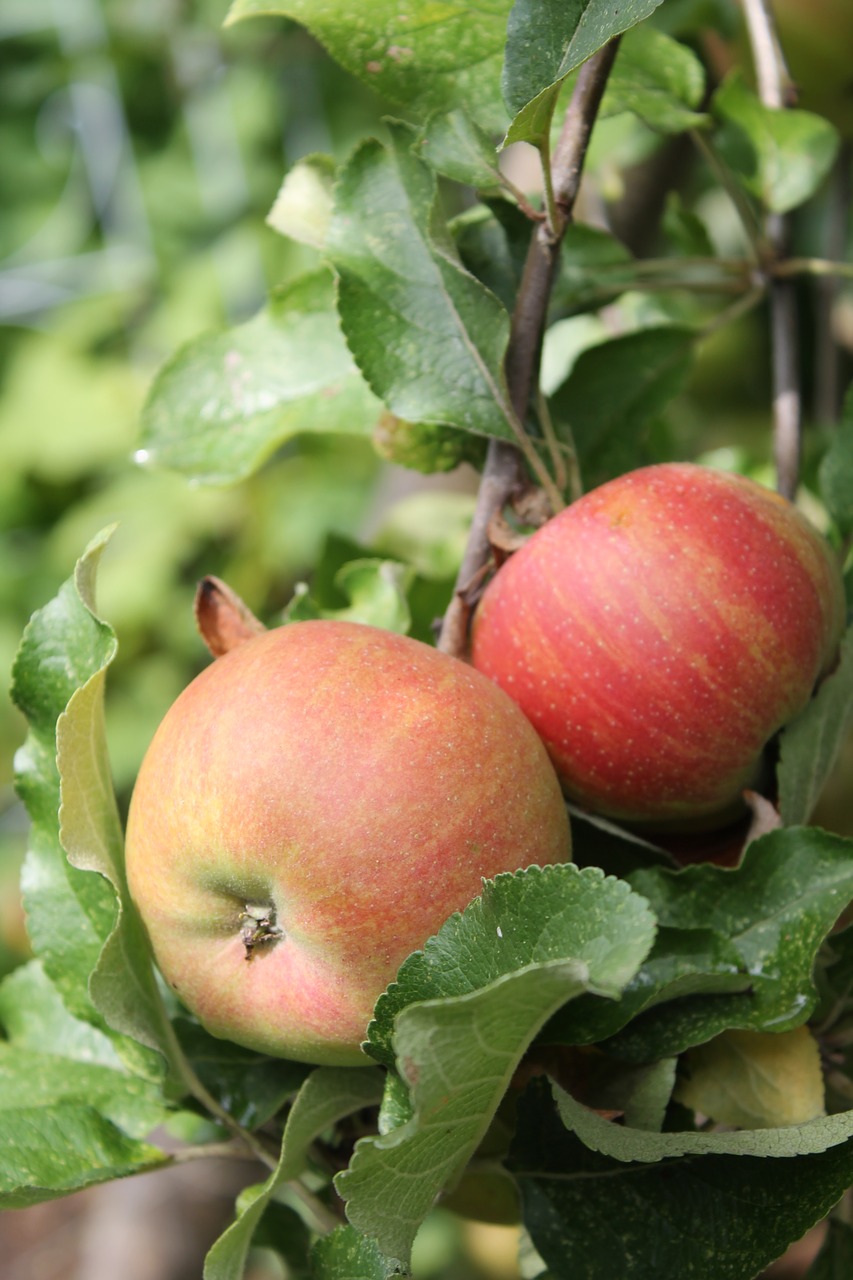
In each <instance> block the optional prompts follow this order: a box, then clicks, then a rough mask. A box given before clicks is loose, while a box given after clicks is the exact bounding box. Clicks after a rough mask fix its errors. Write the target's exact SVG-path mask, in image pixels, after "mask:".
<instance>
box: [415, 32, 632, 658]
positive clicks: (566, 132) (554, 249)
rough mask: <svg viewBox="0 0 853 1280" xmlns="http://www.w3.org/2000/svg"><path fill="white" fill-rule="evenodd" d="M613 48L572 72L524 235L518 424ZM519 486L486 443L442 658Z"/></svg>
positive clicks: (513, 329) (505, 446) (513, 451)
mask: <svg viewBox="0 0 853 1280" xmlns="http://www.w3.org/2000/svg"><path fill="white" fill-rule="evenodd" d="M618 47H619V37H618V36H617V37H616V38H615V39H613V40H611V41H610V42H609V43H608V44H606V45H605V46H604V48H603V49H599V51H598V52H597V53H596V54H594V55H593V56H592V57H591V58H590V59H589V60H588V61H587V62H585V63H584V64H583V66H582V67H581V69H580V71H579V72H578V78H577V82H576V84H575V88H574V91H573V93H572V97H571V101H570V102H569V106H568V109H567V111H566V116H565V120H564V122H563V128H562V131H561V133H560V139H559V141H558V143H557V146H556V147H555V149H554V159H553V167H552V168H549V169H548V172H547V178H548V182H547V183H546V186H547V188H548V189H549V192H550V197H551V198H550V199H549V202H548V217H547V218H546V219H545V220H544V221H542V222H540V223H538V224H537V226H536V227H535V228H534V231H533V234H532V236H531V238H530V245H529V248H528V251H527V258H526V260H525V263H524V270H523V272H522V278H521V283H520V285H519V288H518V294H517V295H516V300H515V307H514V308H513V313H512V322H511V326H510V338H509V343H508V345H507V352H506V358H505V361H504V368H505V373H506V379H507V388H508V391H509V396H510V400H511V401H512V405H513V409H514V411H515V414H516V416H517V418H518V419H519V421H521V422H524V420H525V419H526V417H527V411H528V406H529V404H530V400H531V394H532V391H533V388H534V386H538V380H539V363H540V359H541V355H542V336H543V333H544V328H545V317H546V314H547V310H548V302H549V300H550V297H551V289H552V287H553V284H554V278H555V275H556V271H557V264H558V261H559V254H560V244H561V242H562V238H563V236H564V234H565V231H566V228H567V227H568V225H569V223H570V221H571V217H572V210H573V208H574V203H575V200H576V199H577V194H578V190H579V188H580V179H581V173H582V171H583V164H584V160H585V158H586V152H587V147H588V145H589V138H590V134H591V133H592V126H593V124H594V123H595V118H596V116H597V115H598V108H599V106H600V105H601V99H602V97H603V96H604V89H605V86H606V84H607V79H608V76H609V75H610V71H611V68H612V66H613V62H614V59H615V57H616V51H617V49H618ZM552 451H553V446H552ZM527 486H528V480H527V476H526V473H525V468H524V459H523V457H522V454H521V452H520V450H519V449H518V447H517V446H516V445H514V444H509V443H507V442H506V441H503V440H490V441H489V449H488V453H487V456H486V465H485V467H484V470H483V477H482V481H481V484H480V489H479V493H478V495H477V506H476V509H475V512H474V518H473V520H472V522H471V529H470V533H469V536H468V543H467V546H466V548H465V554H464V555H463V557H462V564H461V566H460V569H459V573H458V576H457V579H456V587H455V590H454V593H453V599H452V600H451V602H450V605H449V607H448V610H447V612H446V613H445V615H444V619H443V621H442V625H441V630H440V634H439V637H438V648H439V649H441V650H442V651H443V652H444V653H450V654H452V655H453V656H454V657H457V658H462V657H464V655H465V652H466V650H467V644H468V624H469V622H470V617H471V611H472V609H473V607H474V605H475V603H476V600H477V598H478V595H479V593H480V591H481V589H482V586H483V577H484V575H483V569H484V567H485V566H486V565H487V564H488V563H489V560H490V558H491V543H490V541H489V526H490V524H491V522H492V519H493V517H494V516H495V515H497V514H498V513H500V512H501V511H502V510H503V508H504V507H505V506H506V504H507V503H508V502H509V501H510V500H511V499H512V498H514V497H517V496H518V495H519V494H521V493H522V492H523V491H524V489H525V488H527ZM549 496H551V495H550V494H549ZM553 506H554V502H553V500H552V507H553Z"/></svg>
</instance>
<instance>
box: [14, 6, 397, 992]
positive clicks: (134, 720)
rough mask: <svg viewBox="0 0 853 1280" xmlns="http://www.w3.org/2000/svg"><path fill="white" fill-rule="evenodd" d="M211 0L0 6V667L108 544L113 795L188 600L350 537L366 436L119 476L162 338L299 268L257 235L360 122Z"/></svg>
mask: <svg viewBox="0 0 853 1280" xmlns="http://www.w3.org/2000/svg"><path fill="white" fill-rule="evenodd" d="M224 9H225V6H224V4H223V2H222V0H194V2H189V3H184V2H182V0H62V3H52V0H4V2H3V4H2V5H0V208H2V209H3V217H2V219H0V385H2V391H0V670H2V678H3V683H4V686H5V687H8V684H9V679H10V671H11V665H12V661H13V657H14V653H15V650H16V648H17V645H18V641H19V639H20V635H21V632H22V629H23V627H24V625H25V623H26V621H27V619H28V617H29V616H30V614H31V613H32V612H33V610H35V609H37V608H39V607H40V606H41V605H43V604H44V603H46V602H47V601H48V600H49V599H50V598H51V597H52V596H53V595H54V593H55V592H56V590H57V588H58V586H59V585H60V583H61V582H62V581H63V580H64V579H65V578H66V577H67V576H68V574H69V572H70V571H71V569H72V568H73V565H74V562H75V560H76V558H77V556H78V555H79V553H80V551H81V550H82V548H83V547H84V546H85V544H86V542H87V541H88V540H89V538H91V537H92V536H93V535H94V534H95V533H96V532H97V531H98V530H99V529H101V528H102V527H104V526H105V525H107V524H110V523H112V522H114V521H115V522H117V523H118V530H117V533H116V536H115V538H114V542H113V545H112V546H111V548H110V550H109V552H108V554H107V557H106V559H105V562H104V566H103V573H102V576H101V583H100V599H99V605H100V608H101V611H102V612H103V614H104V616H105V617H107V618H108V619H109V620H110V621H111V622H112V623H113V625H114V626H115V627H116V629H117V631H118V633H119V637H120V650H121V652H120V657H119V659H118V660H117V662H116V664H115V667H114V669H113V672H112V673H111V680H110V698H109V712H108V714H109V733H110V741H111V750H112V758H113V765H114V769H115V775H116V783H117V786H118V788H119V791H120V792H121V793H122V795H126V793H127V790H128V788H129V785H130V783H131V782H132V779H133V776H134V773H135V770H136V767H137V765H138V762H139V759H140V757H141V753H142V751H143V750H144V747H145V745H146V744H147V741H148V739H149V737H150V735H151V733H152V732H153V729H154V727H155V726H156V724H157V722H158V720H159V718H160V717H161V715H162V714H163V711H164V710H165V708H166V706H167V705H168V704H169V702H170V701H171V700H172V699H173V698H174V697H175V696H176V695H177V693H178V691H179V690H180V689H181V687H182V686H183V685H184V684H185V683H186V682H187V679H188V678H189V677H190V675H191V674H192V673H193V670H194V669H195V668H196V667H197V666H199V665H201V664H202V662H203V661H204V654H203V651H202V649H201V647H200V645H199V642H198V641H197V639H196V636H195V630H194V624H193V619H192V607H191V606H192V589H193V585H194V582H195V580H196V579H197V578H198V577H199V576H200V574H202V573H206V572H211V573H218V574H221V575H222V576H224V577H226V578H227V579H228V580H229V581H230V582H231V583H232V584H233V585H234V586H235V587H236V588H237V590H238V591H240V592H242V593H244V594H245V596H246V597H247V599H249V600H251V601H252V604H253V607H254V608H255V609H256V610H257V611H258V612H259V613H261V614H264V613H268V612H269V611H270V610H274V609H275V608H276V607H278V606H280V605H281V604H283V603H284V602H285V601H286V599H287V598H288V597H289V595H290V591H291V588H292V584H293V582H294V580H295V579H296V578H298V577H299V576H300V574H303V573H304V572H305V571H306V569H307V568H308V567H309V566H310V565H311V564H312V562H313V561H314V560H315V559H316V557H317V554H318V549H319V547H320V545H321V542H322V539H323V537H324V535H325V533H326V532H327V531H328V530H332V529H333V530H336V531H338V532H340V533H344V534H354V533H356V532H357V531H358V530H359V529H360V527H361V526H362V524H363V521H364V518H365V513H366V510H367V508H368V504H369V502H370V497H371V493H372V491H373V488H374V485H375V483H376V477H377V462H376V460H375V458H374V454H373V451H372V449H371V448H370V446H369V444H367V443H364V442H361V441H352V440H345V441H344V440H342V441H340V442H336V443H335V444H334V445H331V444H329V443H328V442H326V441H323V440H316V439H315V440H312V441H310V442H307V443H304V444H303V443H299V444H298V445H296V446H292V447H290V448H289V449H287V450H286V451H285V452H284V453H283V454H282V455H281V456H279V457H278V458H276V459H275V460H274V461H273V462H272V463H271V464H270V465H268V466H267V467H266V468H265V469H264V471H263V472H262V473H261V474H260V475H258V476H257V477H255V478H254V479H253V480H251V481H249V482H248V483H247V484H244V485H242V486H241V487H240V488H239V489H234V490H231V491H227V490H219V491H217V490H201V489H193V488H192V487H190V486H188V485H187V484H186V482H185V481H184V480H182V479H179V478H177V477H173V476H170V475H168V474H165V473H156V472H148V471H143V470H142V469H140V468H139V467H136V466H135V465H134V464H133V461H132V455H133V451H134V447H135V441H136V437H137V430H138V426H137V423H138V416H139V410H140V406H141V403H142V400H143V397H144V394H145V390H146V387H147V385H148V384H149V382H150V380H151V377H152V375H153V373H154V372H155V370H156V369H157V367H158V365H159V364H160V363H161V362H162V361H163V360H164V359H165V358H166V357H167V356H169V355H170V354H171V353H172V352H173V351H174V349H175V348H176V347H177V346H179V345H180V344H181V343H183V342H184V341H187V340H189V339H190V338H192V337H195V336H196V335H197V334H198V333H200V332H202V331H204V330H206V329H210V328H212V327H217V326H221V325H223V324H226V323H233V322H236V321H239V320H241V319H244V318H245V317H247V316H248V315H250V314H251V313H252V312H253V311H254V310H255V309H257V307H258V306H259V305H260V304H261V302H262V301H263V299H264V296H265V292H266V290H267V288H268V287H269V286H271V285H272V284H274V283H275V282H276V281H278V280H280V279H282V278H283V277H284V276H287V275H291V274H293V273H295V272H297V271H298V270H299V269H300V267H301V265H302V261H301V255H302V254H303V251H302V250H301V249H300V247H299V246H297V245H294V244H291V243H289V242H287V241H285V240H284V239H282V238H281V237H279V236H277V235H276V234H275V233H273V232H272V231H271V230H269V229H268V228H267V227H266V226H265V225H264V217H265V215H266V213H267V211H268V209H269V208H270V206H271V204H272V202H273V199H274V198H275V195H276V192H277V190H278V187H279V185H280V182H281V179H282V175H283V173H284V171H285V169H286V167H287V166H289V165H290V164H292V163H293V161H294V160H296V159H298V158H299V157H300V156H302V155H304V154H305V153H307V152H310V151H315V150H324V151H330V152H332V153H333V154H335V155H338V156H343V155H344V154H346V152H347V150H348V149H349V148H350V146H351V145H352V144H353V142H354V141H355V139H356V138H357V137H358V136H360V134H361V133H363V132H364V131H365V130H369V129H370V128H371V127H372V125H373V124H374V122H375V121H376V120H377V118H378V107H377V104H375V103H374V101H373V100H372V99H371V98H370V97H369V95H368V93H367V91H364V90H360V89H359V87H358V86H357V85H356V84H354V83H347V85H346V91H345V92H344V93H342V92H341V78H342V77H340V76H339V74H338V73H337V72H336V71H335V69H334V67H333V66H332V65H331V63H330V62H329V61H328V59H326V58H325V57H324V56H323V55H322V54H321V52H320V51H319V50H318V49H317V48H316V46H315V45H313V43H312V42H311V41H310V40H309V39H308V38H307V37H306V36H304V35H303V34H302V33H301V32H300V31H299V30H298V29H297V28H295V27H291V26H289V25H288V24H286V23H284V22H281V21H278V22H275V23H271V22H269V23H268V22H265V21H260V22H254V23H247V24H244V25H243V26H241V27H238V28H236V29H233V30H232V31H229V32H228V33H227V34H222V33H221V32H220V25H221V20H222V17H223V14H224ZM23 733H24V725H23V721H22V719H21V717H19V716H18V714H17V713H16V712H15V710H14V708H13V707H12V705H11V703H10V702H9V701H8V699H6V698H5V697H4V699H3V700H2V702H0V916H1V917H2V919H3V920H4V922H5V923H4V924H3V926H2V928H0V969H2V968H4V967H7V966H8V965H9V964H10V963H11V962H12V961H13V958H14V956H13V954H11V953H14V952H17V951H18V950H19V948H20V947H21V946H22V945H23V943H22V938H21V934H20V919H19V915H18V908H17V894H16V892H15V884H16V881H17V869H18V863H19V860H20V856H21V852H22V847H23V837H24V826H25V824H24V816H23V812H22V809H21V807H20V805H18V804H17V802H16V800H15V798H14V793H13V790H12V760H13V754H14V751H15V748H16V747H17V745H18V744H19V743H20V741H21V740H22V737H23Z"/></svg>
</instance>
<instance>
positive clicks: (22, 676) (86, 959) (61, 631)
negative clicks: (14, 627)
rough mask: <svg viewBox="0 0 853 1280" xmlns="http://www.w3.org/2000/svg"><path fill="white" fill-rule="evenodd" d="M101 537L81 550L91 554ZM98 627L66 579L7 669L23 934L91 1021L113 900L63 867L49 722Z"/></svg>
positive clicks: (79, 677)
mask: <svg viewBox="0 0 853 1280" xmlns="http://www.w3.org/2000/svg"><path fill="white" fill-rule="evenodd" d="M103 545H104V542H103V540H100V541H98V542H97V543H96V544H93V546H92V547H90V549H89V551H88V552H87V555H89V556H91V557H93V558H94V559H95V560H97V559H98V558H99V557H100V554H101V552H102V550H103ZM102 639H103V637H102V632H101V628H100V624H98V623H97V622H96V621H95V619H94V618H93V616H92V615H91V613H90V612H89V611H88V610H87V609H85V608H84V606H83V605H82V602H81V600H80V596H79V593H78V591H77V588H76V583H75V581H74V580H73V579H72V580H70V581H68V582H66V583H65V584H64V586H63V587H62V588H61V589H60V591H59V594H58V595H57V597H56V598H55V599H54V600H52V601H51V602H50V604H48V605H46V606H45V607H44V608H43V609H41V610H40V611H39V612H38V613H36V614H35V615H34V616H33V618H32V619H31V621H30V623H29V625H28V626H27V629H26V631H25V632H24V636H23V639H22V641H21V646H20V649H19V651H18V656H17V658H16V660H15V666H14V672H13V686H12V698H13V700H14V702H15V703H16V704H17V706H18V707H19V708H20V710H21V711H22V712H23V713H24V715H25V716H26V717H27V720H28V721H29V733H28V736H27V740H26V743H25V744H24V746H23V747H22V748H21V749H20V751H19V752H18V754H17V756H16V758H15V770H16V782H17V788H18V792H19V794H20V795H21V797H22V799H23V801H24V803H25V804H26V807H27V811H28V813H29V816H30V821H31V828H30V833H29V846H28V852H27V858H26V862H25V864H24V869H23V873H22V877H21V884H22V889H23V895H24V904H25V907H26V910H27V917H28V930H29V934H30V938H31V940H32V944H33V950H34V951H35V953H36V955H39V956H41V957H42V958H43V960H44V964H45V968H46V970H47V972H48V974H49V975H50V977H51V979H52V980H53V981H54V982H55V983H56V986H57V988H58V990H59V991H60V993H61V994H62V997H63V999H64V1000H65V1002H66V1004H67V1006H68V1008H69V1009H70V1010H71V1011H72V1013H75V1014H77V1016H79V1017H83V1018H86V1019H88V1020H90V1021H94V1022H98V1021H100V1019H99V1017H98V1015H97V1013H96V1012H95V1009H94V1007H93V1005H92V1002H91V1000H90V998H89V992H88V980H89V974H90V973H91V972H92V970H93V969H94V967H95V965H96V964H97V960H98V956H99V954H100V951H101V947H102V946H103V944H104V941H105V940H106V938H107V936H108V934H109V932H110V930H111V929H112V927H113V924H114V921H115V914H116V906H115V897H114V895H113V893H112V890H111V889H110V887H109V885H108V884H107V883H106V882H105V881H103V880H102V879H101V878H100V877H99V876H90V875H86V874H84V873H83V872H80V871H78V870H77V869H76V868H74V867H71V866H69V864H68V862H67V861H66V858H65V854H64V852H63V850H62V847H61V845H60V843H59V816H58V815H59V772H58V770H57V767H56V722H57V720H58V719H59V716H60V715H61V714H62V712H63V711H64V710H65V707H66V705H67V704H68V702H69V701H70V699H71V697H72V695H73V694H74V692H75V691H76V690H77V688H78V687H80V686H81V685H82V684H84V683H85V681H86V680H87V679H88V678H89V675H90V672H91V669H92V666H93V663H94V664H95V665H97V664H98V663H100V662H101V661H102V660H103V654H102V652H101V644H102Z"/></svg>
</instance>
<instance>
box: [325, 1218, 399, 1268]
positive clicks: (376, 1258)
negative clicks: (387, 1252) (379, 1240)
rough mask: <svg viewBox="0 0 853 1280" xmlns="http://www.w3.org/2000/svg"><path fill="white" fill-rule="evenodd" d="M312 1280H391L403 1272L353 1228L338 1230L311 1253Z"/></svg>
mask: <svg viewBox="0 0 853 1280" xmlns="http://www.w3.org/2000/svg"><path fill="white" fill-rule="evenodd" d="M311 1262H312V1268H311V1276H312V1280H389V1277H390V1276H396V1275H399V1274H400V1268H399V1267H398V1266H397V1264H396V1263H395V1262H392V1261H391V1260H390V1259H389V1258H385V1257H383V1255H382V1253H381V1252H380V1250H379V1246H378V1245H377V1244H376V1241H375V1240H369V1239H367V1237H366V1236H362V1235H359V1233H358V1232H357V1231H356V1230H355V1228H354V1227H350V1226H347V1227H338V1228H337V1229H336V1230H335V1231H333V1232H331V1234H330V1235H327V1236H323V1237H322V1239H320V1240H318V1241H317V1243H316V1244H315V1245H314V1248H313V1250H312V1253H311Z"/></svg>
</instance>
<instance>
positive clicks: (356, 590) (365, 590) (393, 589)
mask: <svg viewBox="0 0 853 1280" xmlns="http://www.w3.org/2000/svg"><path fill="white" fill-rule="evenodd" d="M412 576H413V574H412V570H411V569H409V568H408V567H407V566H406V565H403V564H398V563H397V562H396V561H394V560H373V559H364V560H351V561H350V562H349V564H345V565H343V566H342V567H341V568H340V569H339V570H338V572H337V573H336V574H335V587H336V588H337V589H338V590H339V591H341V592H343V594H344V595H345V596H347V597H348V599H349V601H350V604H349V606H348V607H347V608H345V609H325V608H323V607H322V606H321V605H318V604H317V603H316V602H315V601H314V600H313V598H312V597H311V595H310V594H309V589H308V587H307V586H306V585H305V584H304V583H303V584H299V585H298V586H297V589H296V595H295V596H294V598H293V600H292V601H291V602H290V604H289V605H288V606H287V609H286V610H285V614H284V620H285V622H305V621H306V620H311V619H314V618H338V619H342V620H347V621H350V622H362V623H365V624H366V625H367V626H373V627H381V628H382V629H383V630H384V631H397V632H399V634H400V635H406V634H407V633H408V631H409V627H410V625H411V621H412V615H411V612H410V610H409V605H408V601H407V600H406V591H407V590H408V588H409V586H410V585H411V580H412Z"/></svg>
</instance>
